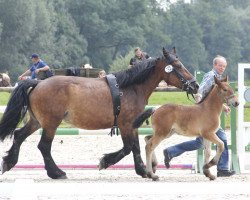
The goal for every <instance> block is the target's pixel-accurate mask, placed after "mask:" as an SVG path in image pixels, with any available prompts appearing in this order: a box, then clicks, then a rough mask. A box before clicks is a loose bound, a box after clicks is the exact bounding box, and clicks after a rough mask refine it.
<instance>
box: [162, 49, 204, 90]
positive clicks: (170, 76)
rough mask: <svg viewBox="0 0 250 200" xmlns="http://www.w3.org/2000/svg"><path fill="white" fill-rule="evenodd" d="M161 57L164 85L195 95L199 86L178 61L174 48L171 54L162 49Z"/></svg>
mask: <svg viewBox="0 0 250 200" xmlns="http://www.w3.org/2000/svg"><path fill="white" fill-rule="evenodd" d="M163 55H164V61H165V71H164V80H165V81H166V83H167V84H169V85H173V86H175V87H178V88H180V89H182V90H184V91H186V92H187V93H189V94H196V93H197V92H198V89H199V84H198V83H197V82H196V79H195V77H194V76H193V75H192V74H191V73H190V72H189V71H188V70H187V69H186V68H185V67H184V65H183V64H182V63H181V61H180V60H179V59H178V57H177V55H176V51H175V48H173V51H172V52H167V51H166V50H165V48H163Z"/></svg>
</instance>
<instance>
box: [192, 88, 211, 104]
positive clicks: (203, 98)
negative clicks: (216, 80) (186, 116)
mask: <svg viewBox="0 0 250 200" xmlns="http://www.w3.org/2000/svg"><path fill="white" fill-rule="evenodd" d="M214 86H215V84H213V85H212V88H211V90H210V91H209V92H208V93H207V95H205V96H204V97H202V99H201V100H200V101H199V102H198V103H196V104H201V103H202V102H203V101H204V100H205V99H206V98H207V97H208V95H209V94H210V93H211V92H212V90H213V89H214Z"/></svg>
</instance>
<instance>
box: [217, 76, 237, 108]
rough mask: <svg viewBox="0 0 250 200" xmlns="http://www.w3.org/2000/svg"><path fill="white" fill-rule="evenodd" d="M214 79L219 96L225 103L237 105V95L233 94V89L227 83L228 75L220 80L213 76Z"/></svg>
mask: <svg viewBox="0 0 250 200" xmlns="http://www.w3.org/2000/svg"><path fill="white" fill-rule="evenodd" d="M214 81H215V83H216V84H217V85H218V89H219V94H220V96H222V98H223V99H225V101H226V103H227V105H228V106H234V107H237V106H238V105H239V100H238V97H237V96H236V95H235V94H234V90H233V89H232V88H231V87H230V85H229V83H228V76H227V77H226V78H225V79H223V80H221V81H220V80H219V79H217V78H216V77H214Z"/></svg>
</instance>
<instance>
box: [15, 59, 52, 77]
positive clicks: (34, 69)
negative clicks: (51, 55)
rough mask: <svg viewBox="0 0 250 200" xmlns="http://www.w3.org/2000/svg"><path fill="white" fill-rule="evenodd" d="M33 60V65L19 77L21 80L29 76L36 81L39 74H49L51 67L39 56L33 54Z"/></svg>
mask: <svg viewBox="0 0 250 200" xmlns="http://www.w3.org/2000/svg"><path fill="white" fill-rule="evenodd" d="M31 60H32V63H33V65H32V66H31V67H30V68H29V69H28V70H27V71H25V72H24V73H23V74H22V75H21V76H19V77H18V79H19V80H24V79H26V78H27V77H28V76H31V79H36V78H37V74H38V73H39V72H49V70H50V68H49V66H48V65H47V64H46V63H45V62H44V61H42V60H41V59H40V58H39V56H38V54H32V55H31Z"/></svg>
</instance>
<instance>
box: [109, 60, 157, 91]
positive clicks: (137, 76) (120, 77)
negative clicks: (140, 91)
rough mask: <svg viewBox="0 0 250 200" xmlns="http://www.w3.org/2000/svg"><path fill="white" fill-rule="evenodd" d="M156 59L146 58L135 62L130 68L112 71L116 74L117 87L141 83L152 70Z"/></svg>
mask: <svg viewBox="0 0 250 200" xmlns="http://www.w3.org/2000/svg"><path fill="white" fill-rule="evenodd" d="M158 59H159V58H158ZM158 59H156V58H152V59H147V60H145V61H142V62H139V63H137V64H136V65H135V66H133V67H131V68H130V69H127V70H124V71H119V72H116V73H113V74H114V75H115V76H116V80H117V83H118V85H119V87H120V88H125V87H128V86H130V85H134V84H140V83H143V82H144V81H145V80H146V79H148V78H149V76H150V75H151V74H152V72H153V71H154V69H155V66H156V63H157V60H158Z"/></svg>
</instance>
